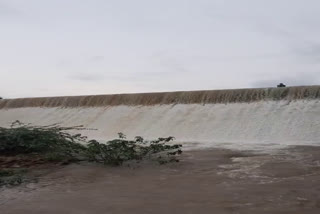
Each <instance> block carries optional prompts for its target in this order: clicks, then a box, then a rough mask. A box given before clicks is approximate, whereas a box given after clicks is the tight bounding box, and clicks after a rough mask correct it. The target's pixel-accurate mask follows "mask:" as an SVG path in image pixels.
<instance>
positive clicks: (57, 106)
mask: <svg viewBox="0 0 320 214" xmlns="http://www.w3.org/2000/svg"><path fill="white" fill-rule="evenodd" d="M319 101H320V86H299V87H287V88H261V89H232V90H210V91H189V92H163V93H140V94H115V95H94V96H70V97H47V98H46V97H44V98H20V99H4V100H0V126H9V125H10V124H11V123H12V122H13V121H15V120H19V121H21V122H24V123H32V124H34V125H50V124H55V123H60V124H61V125H63V126H74V125H83V126H85V127H86V128H89V129H96V130H83V131H82V133H83V134H85V135H87V136H89V137H90V138H95V139H97V140H109V139H114V138H115V137H117V133H118V132H123V133H125V134H126V135H127V137H128V138H133V137H134V136H143V137H145V138H147V139H154V138H157V137H166V136H174V137H175V138H176V141H178V142H182V143H185V144H192V143H199V144H198V145H200V146H201V145H202V146H214V145H217V144H228V143H232V144H234V145H237V144H239V145H240V144H245V143H271V144H306V143H308V144H309V143H312V144H317V143H319V144H320V102H319Z"/></svg>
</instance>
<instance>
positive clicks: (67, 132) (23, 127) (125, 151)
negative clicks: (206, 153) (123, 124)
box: [0, 121, 182, 186]
mask: <svg viewBox="0 0 320 214" xmlns="http://www.w3.org/2000/svg"><path fill="white" fill-rule="evenodd" d="M83 129H84V128H83V127H82V126H73V127H63V126H60V125H58V124H53V125H50V126H33V125H31V124H24V123H21V122H20V121H16V122H14V123H12V125H11V127H10V128H4V127H0V157H1V158H2V159H0V164H1V160H3V158H4V159H5V158H12V157H14V158H20V159H21V157H22V159H23V158H25V157H27V158H33V159H36V160H37V161H36V163H63V164H68V163H71V162H78V161H92V162H97V163H102V164H105V165H111V166H119V165H122V164H123V163H125V162H131V161H135V162H140V161H142V160H145V159H149V160H153V161H157V162H158V163H160V164H164V163H168V162H178V161H179V159H178V156H179V155H180V154H181V153H182V150H181V147H182V145H180V144H173V143H170V142H172V141H173V140H174V137H166V138H158V139H156V140H153V141H147V140H144V139H143V138H142V137H140V136H137V137H135V138H134V139H133V140H127V139H126V136H125V135H124V134H123V133H118V135H119V136H118V138H117V139H114V140H111V141H107V142H105V143H100V142H98V141H96V140H88V138H87V137H86V136H83V135H81V134H72V133H75V132H79V131H81V130H83ZM21 174H22V173H21V172H20V171H19V172H18V171H16V170H12V169H8V166H5V164H2V165H0V186H1V185H7V184H9V185H13V184H19V183H21V182H22V178H21ZM8 178H12V179H9V180H8Z"/></svg>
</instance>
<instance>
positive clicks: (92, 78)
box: [67, 72, 105, 82]
mask: <svg viewBox="0 0 320 214" xmlns="http://www.w3.org/2000/svg"><path fill="white" fill-rule="evenodd" d="M67 78H68V79H70V80H79V81H84V82H97V81H103V80H104V79H105V76H104V75H103V74H100V73H89V72H87V73H86V72H79V73H73V74H71V75H69V76H67Z"/></svg>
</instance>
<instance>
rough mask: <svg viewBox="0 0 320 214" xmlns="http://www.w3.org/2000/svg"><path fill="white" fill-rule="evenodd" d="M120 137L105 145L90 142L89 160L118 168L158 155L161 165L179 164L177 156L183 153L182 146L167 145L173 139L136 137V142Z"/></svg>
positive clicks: (120, 134)
mask: <svg viewBox="0 0 320 214" xmlns="http://www.w3.org/2000/svg"><path fill="white" fill-rule="evenodd" d="M118 135H119V139H115V140H111V141H108V142H106V143H105V144H103V143H99V142H97V141H96V140H91V141H89V144H88V149H87V155H88V158H89V160H91V161H96V162H102V163H104V164H108V165H115V166H117V165H122V164H123V162H126V161H130V160H136V161H140V160H143V159H146V158H149V159H150V158H152V157H153V155H154V154H157V159H158V161H159V163H161V164H163V163H167V162H171V161H176V162H178V159H176V155H178V154H181V153H182V150H181V147H182V145H179V144H173V145H168V144H167V143H168V142H170V141H172V140H173V139H174V138H173V137H167V138H158V139H157V140H154V141H145V140H144V139H143V138H142V137H140V136H137V137H135V140H126V139H125V135H124V134H123V133H118ZM163 153H164V155H163Z"/></svg>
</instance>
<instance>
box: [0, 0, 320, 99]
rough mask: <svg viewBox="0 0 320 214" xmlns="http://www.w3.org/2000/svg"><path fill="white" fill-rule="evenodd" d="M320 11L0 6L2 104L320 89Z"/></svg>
mask: <svg viewBox="0 0 320 214" xmlns="http://www.w3.org/2000/svg"><path fill="white" fill-rule="evenodd" d="M289 7H290V8H289ZM319 10H320V2H319V1H317V0H310V1H308V3H306V2H304V1H301V0H283V1H279V0H260V1H253V0H241V1H239V0H228V1H225V0H198V1H193V0H176V1H172V0H162V1H150V0H137V1H131V0H123V1H116V0H110V1H103V0H97V1H94V2H90V1H87V0H68V1H65V0H55V1H43V0H28V1H25V0H14V1H11V0H0V23H1V34H0V47H1V48H0V72H1V79H2V80H5V81H3V82H1V84H0V91H2V92H3V93H4V94H1V96H4V97H19V96H46V95H56V94H57V95H58V94H59V95H71V94H72V95H76V94H95V93H118V92H128V91H130V92H148V91H153V90H159V91H170V90H194V89H216V88H238V87H261V86H274V85H276V84H278V83H279V82H285V83H287V84H288V85H301V84H319V83H320V79H319V76H320V73H319V69H320V63H319V62H320V61H319V60H320V39H319V38H320V29H319V27H318V22H317V20H319V19H320V15H319V12H318V11H319ZM17 14H22V16H21V17H23V19H22V18H21V17H20V18H14V17H15V16H16V17H18V16H17ZM4 71H10V72H4ZM41 88H48V89H49V90H48V91H45V90H41Z"/></svg>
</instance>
